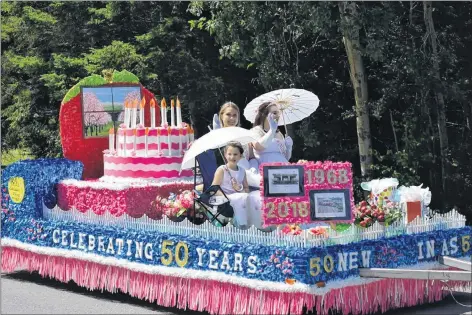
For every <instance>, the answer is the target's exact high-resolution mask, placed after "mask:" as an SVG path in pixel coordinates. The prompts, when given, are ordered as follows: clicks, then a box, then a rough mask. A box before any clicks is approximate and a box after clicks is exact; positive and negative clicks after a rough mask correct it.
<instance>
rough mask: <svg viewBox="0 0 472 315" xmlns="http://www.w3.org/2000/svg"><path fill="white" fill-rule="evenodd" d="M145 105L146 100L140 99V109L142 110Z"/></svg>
mask: <svg viewBox="0 0 472 315" xmlns="http://www.w3.org/2000/svg"><path fill="white" fill-rule="evenodd" d="M145 105H146V99H145V98H144V96H143V98H142V99H141V108H144V106H145Z"/></svg>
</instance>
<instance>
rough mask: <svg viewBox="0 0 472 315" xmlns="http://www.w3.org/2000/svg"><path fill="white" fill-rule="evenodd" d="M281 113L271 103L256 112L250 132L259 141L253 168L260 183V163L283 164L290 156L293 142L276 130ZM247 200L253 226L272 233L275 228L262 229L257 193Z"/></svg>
mask: <svg viewBox="0 0 472 315" xmlns="http://www.w3.org/2000/svg"><path fill="white" fill-rule="evenodd" d="M280 115H281V112H280V110H279V107H278V106H277V105H276V104H275V103H272V102H264V103H262V104H261V105H260V106H259V108H258V110H257V115H256V118H255V120H254V125H253V126H254V127H253V128H252V129H251V131H252V132H253V133H254V138H256V139H259V140H258V141H256V142H253V143H252V145H253V148H254V156H255V158H256V160H257V161H258V165H257V167H256V168H255V169H256V170H257V175H258V176H257V177H258V180H259V181H260V179H261V176H263V175H262V174H259V164H262V163H273V162H283V163H287V162H288V161H289V159H290V157H291V156H292V148H293V140H292V138H291V137H289V136H287V137H285V138H284V136H283V135H282V133H281V132H280V131H279V130H278V129H277V127H278V123H277V122H278V121H279V118H280ZM249 200H250V202H251V204H252V208H254V209H255V211H253V212H252V214H254V217H252V221H253V222H254V223H253V224H254V225H255V226H256V227H257V228H259V229H261V230H263V231H267V232H269V231H272V230H274V229H275V228H276V227H275V226H271V227H268V228H264V229H263V228H262V200H261V196H260V194H259V193H258V192H251V193H250V194H249Z"/></svg>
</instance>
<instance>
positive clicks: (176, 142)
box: [117, 127, 189, 156]
mask: <svg viewBox="0 0 472 315" xmlns="http://www.w3.org/2000/svg"><path fill="white" fill-rule="evenodd" d="M148 130H149V132H148V135H147V147H148V152H147V153H148V156H153V155H159V154H160V155H164V156H169V140H170V143H171V150H172V151H171V155H172V156H180V155H183V152H184V151H186V149H187V147H188V143H189V135H188V132H187V128H177V127H172V128H171V132H170V136H169V131H168V129H167V128H165V127H157V128H149V129H148ZM158 133H159V136H158ZM135 142H136V144H135ZM117 143H118V145H117V150H118V155H120V156H130V155H131V152H133V151H135V155H139V156H144V155H145V151H146V129H145V128H143V127H141V128H136V129H130V128H119V129H118V134H117ZM135 146H136V148H135ZM135 149H136V150H135Z"/></svg>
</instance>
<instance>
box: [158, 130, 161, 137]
mask: <svg viewBox="0 0 472 315" xmlns="http://www.w3.org/2000/svg"><path fill="white" fill-rule="evenodd" d="M160 135H161V129H160V128H157V136H160Z"/></svg>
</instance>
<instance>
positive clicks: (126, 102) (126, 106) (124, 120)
mask: <svg viewBox="0 0 472 315" xmlns="http://www.w3.org/2000/svg"><path fill="white" fill-rule="evenodd" d="M124 107H125V117H124V118H123V123H124V124H125V126H128V119H129V118H128V116H129V110H128V101H126V100H125V104H124Z"/></svg>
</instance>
